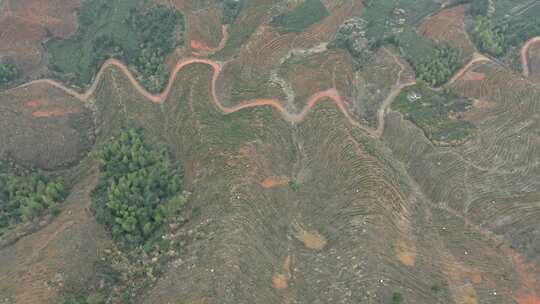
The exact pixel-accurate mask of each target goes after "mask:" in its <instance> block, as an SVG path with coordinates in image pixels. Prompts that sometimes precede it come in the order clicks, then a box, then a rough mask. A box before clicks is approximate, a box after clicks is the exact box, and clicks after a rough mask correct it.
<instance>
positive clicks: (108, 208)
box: [92, 129, 186, 245]
mask: <svg viewBox="0 0 540 304" xmlns="http://www.w3.org/2000/svg"><path fill="white" fill-rule="evenodd" d="M97 159H98V161H99V162H100V164H101V172H102V174H101V177H100V180H99V183H98V186H97V187H96V189H95V190H94V191H93V193H92V208H93V210H94V211H95V214H96V218H97V220H98V221H99V222H101V223H103V224H105V225H106V226H107V227H108V228H109V229H110V230H111V232H112V235H113V237H114V238H115V239H119V240H122V241H125V242H126V244H127V245H140V244H142V243H143V242H145V241H146V240H148V239H149V238H150V237H151V236H152V235H154V234H155V232H156V231H157V230H159V228H160V226H161V225H162V224H163V223H165V222H166V221H167V219H169V218H170V217H171V216H174V215H176V214H177V212H178V211H179V210H180V209H181V208H182V207H183V206H184V204H185V201H186V199H185V197H184V195H183V194H182V192H181V188H180V173H179V171H178V170H177V169H176V168H175V167H174V166H173V164H172V163H171V162H170V160H169V157H168V154H167V153H166V151H164V150H157V149H152V148H151V147H150V146H148V145H146V144H145V143H144V142H143V137H142V133H141V132H140V131H137V130H135V129H129V130H126V131H122V132H121V133H120V135H119V136H118V137H116V138H113V139H112V140H110V141H109V142H107V143H105V144H104V145H103V146H102V147H101V148H100V149H99V151H98V152H97Z"/></svg>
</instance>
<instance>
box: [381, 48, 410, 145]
mask: <svg viewBox="0 0 540 304" xmlns="http://www.w3.org/2000/svg"><path fill="white" fill-rule="evenodd" d="M384 51H385V52H387V53H388V54H389V55H390V56H392V58H393V59H394V62H395V63H396V64H397V65H398V66H399V67H400V70H399V72H398V75H397V79H396V83H395V84H394V87H393V88H392V90H391V91H390V94H388V96H387V97H386V98H385V99H384V100H383V102H382V104H381V107H380V108H379V111H377V121H378V123H377V129H376V130H375V135H376V136H377V137H378V138H380V137H381V136H382V134H383V132H384V118H385V116H386V110H387V109H388V107H390V105H391V104H392V102H393V101H394V99H395V98H396V97H397V96H398V95H399V93H400V92H401V90H403V89H404V88H406V87H408V86H411V85H414V84H416V81H410V82H407V83H401V75H402V74H403V72H404V71H405V69H406V67H405V65H404V64H403V63H402V62H401V61H399V58H397V56H396V55H395V54H394V53H392V52H391V51H389V50H388V49H387V48H384Z"/></svg>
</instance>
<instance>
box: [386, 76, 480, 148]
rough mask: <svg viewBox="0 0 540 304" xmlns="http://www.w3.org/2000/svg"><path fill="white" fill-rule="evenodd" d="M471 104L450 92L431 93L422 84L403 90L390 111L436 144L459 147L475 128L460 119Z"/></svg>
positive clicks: (431, 91) (432, 91)
mask: <svg viewBox="0 0 540 304" xmlns="http://www.w3.org/2000/svg"><path fill="white" fill-rule="evenodd" d="M471 106H472V103H471V101H470V100H468V99H464V98H461V97H459V96H457V95H455V94H453V93H451V92H443V91H434V90H432V89H430V88H429V87H427V86H426V85H425V84H423V83H420V84H418V85H414V86H410V87H407V88H405V89H404V90H403V91H402V92H401V93H400V94H399V95H398V96H397V97H396V100H395V101H394V103H393V104H392V109H393V110H396V111H399V112H401V113H403V115H404V116H405V118H406V119H408V120H410V121H412V122H413V123H414V124H416V125H417V126H418V127H420V128H421V129H422V130H423V131H424V133H425V135H426V137H428V138H429V139H430V140H431V141H433V142H434V143H436V144H440V145H454V144H459V143H461V142H463V141H464V140H466V139H467V138H468V137H469V136H471V135H472V134H473V132H474V130H475V126H474V125H473V124H472V123H471V122H469V121H467V120H465V119H464V118H463V113H464V112H466V111H467V110H468V109H469V108H470V107H471Z"/></svg>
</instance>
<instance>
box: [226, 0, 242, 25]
mask: <svg viewBox="0 0 540 304" xmlns="http://www.w3.org/2000/svg"><path fill="white" fill-rule="evenodd" d="M243 6H244V1H243V0H223V23H225V24H232V23H233V22H234V20H236V17H238V14H240V11H241V10H242V7H243Z"/></svg>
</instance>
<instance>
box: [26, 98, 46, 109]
mask: <svg viewBox="0 0 540 304" xmlns="http://www.w3.org/2000/svg"><path fill="white" fill-rule="evenodd" d="M47 103H48V101H47V100H45V99H32V100H29V101H27V102H25V103H24V106H25V107H26V108H35V107H39V106H40V105H44V104H47Z"/></svg>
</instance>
